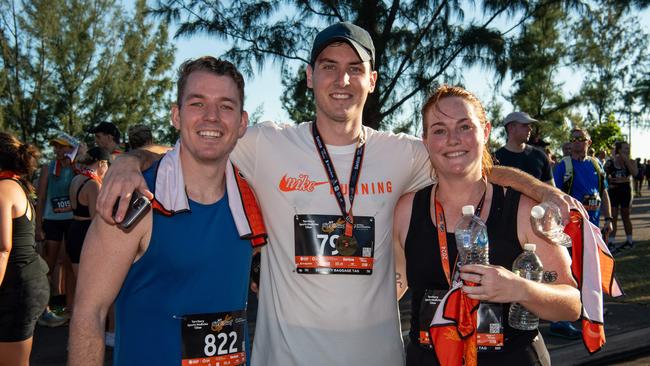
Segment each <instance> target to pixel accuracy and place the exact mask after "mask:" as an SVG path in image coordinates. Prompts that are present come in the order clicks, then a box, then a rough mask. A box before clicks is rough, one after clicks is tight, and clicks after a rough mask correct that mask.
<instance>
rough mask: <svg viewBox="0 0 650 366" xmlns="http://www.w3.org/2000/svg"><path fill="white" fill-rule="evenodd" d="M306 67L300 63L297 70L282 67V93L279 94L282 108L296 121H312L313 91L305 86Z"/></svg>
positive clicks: (313, 114) (313, 112)
mask: <svg viewBox="0 0 650 366" xmlns="http://www.w3.org/2000/svg"><path fill="white" fill-rule="evenodd" d="M305 70H306V67H305V66H304V65H301V66H300V67H298V71H296V72H295V73H292V70H290V69H287V68H283V69H282V86H283V87H284V93H283V94H282V96H280V100H281V101H282V108H284V110H286V111H287V112H288V113H289V118H291V120H292V121H295V122H297V123H300V122H306V121H313V120H314V118H315V117H316V114H315V111H314V108H313V106H314V93H313V92H312V91H311V89H309V88H308V87H307V75H306V73H305Z"/></svg>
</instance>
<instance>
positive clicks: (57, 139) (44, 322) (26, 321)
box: [0, 122, 153, 365]
mask: <svg viewBox="0 0 650 366" xmlns="http://www.w3.org/2000/svg"><path fill="white" fill-rule="evenodd" d="M89 132H90V133H93V134H94V137H95V139H94V141H95V145H96V146H94V147H91V148H87V146H86V144H84V143H83V142H81V141H80V140H79V139H77V138H75V137H73V136H70V135H68V134H66V133H63V132H59V133H57V134H56V135H54V136H53V137H52V138H51V139H50V140H49V145H50V147H51V149H52V152H53V155H52V157H51V158H50V159H49V160H46V161H45V163H44V164H42V166H41V167H40V170H39V169H37V168H38V164H39V158H40V156H41V155H40V151H39V149H38V148H36V147H35V146H33V145H30V144H26V143H23V142H21V141H19V140H18V139H16V138H15V137H14V136H12V135H10V134H8V133H4V132H3V133H0V197H1V198H0V225H2V229H1V230H0V232H1V233H2V237H1V238H0V249H2V250H1V251H0V355H2V356H1V357H0V365H27V364H28V363H29V355H30V352H31V346H32V335H33V332H34V328H35V326H36V324H38V325H41V326H46V327H58V326H62V325H65V324H66V323H67V322H68V321H69V319H70V314H71V312H72V309H73V305H74V304H73V299H74V289H75V284H76V277H77V273H78V270H77V268H78V264H79V258H80V254H81V249H82V246H83V242H84V239H85V235H86V232H87V231H88V227H89V226H90V223H91V220H92V218H93V217H94V215H95V202H96V199H97V195H98V194H99V189H100V187H101V182H102V177H103V176H104V174H105V173H106V171H107V170H108V168H109V166H110V164H111V161H112V160H113V159H114V158H115V155H116V154H120V153H122V152H124V151H126V150H128V149H130V148H133V149H135V148H139V147H142V146H146V145H148V144H152V143H153V135H152V132H151V128H150V127H149V126H145V125H136V126H131V127H130V128H129V130H128V143H127V144H124V143H121V142H122V141H121V134H120V131H119V129H118V128H117V126H115V125H114V124H113V123H110V122H101V123H99V124H98V125H97V126H95V127H93V128H92V129H91V130H89ZM39 171H40V173H38V172H39ZM33 183H36V184H35V185H36V188H34V186H33V185H32V184H33ZM37 243H41V244H40V245H36V244H37ZM50 295H65V300H62V299H60V296H58V297H57V296H52V297H51V296H50ZM108 334H109V338H110V333H108Z"/></svg>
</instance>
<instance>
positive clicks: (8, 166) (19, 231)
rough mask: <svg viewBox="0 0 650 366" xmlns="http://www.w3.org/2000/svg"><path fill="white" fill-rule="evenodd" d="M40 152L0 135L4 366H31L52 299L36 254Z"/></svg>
mask: <svg viewBox="0 0 650 366" xmlns="http://www.w3.org/2000/svg"><path fill="white" fill-rule="evenodd" d="M37 155H38V152H37V150H36V149H35V148H34V147H32V146H31V145H27V144H23V143H21V142H20V141H18V140H17V139H16V138H15V137H13V136H12V135H10V134H8V133H4V132H2V133H0V365H3V366H4V365H10V366H27V365H29V355H30V353H31V350H32V338H33V334H34V327H35V326H36V321H37V320H38V317H39V316H40V315H41V314H42V313H43V310H44V309H45V307H46V306H47V301H48V300H49V297H50V285H49V282H48V280H47V272H48V268H47V264H46V263H45V261H44V260H43V259H42V258H41V256H40V255H38V253H36V250H35V219H34V216H35V215H34V206H33V205H32V202H31V199H30V198H31V195H32V194H33V190H32V187H31V185H30V184H29V182H28V180H27V177H29V176H30V175H31V174H32V173H33V172H34V170H35V169H36V160H37Z"/></svg>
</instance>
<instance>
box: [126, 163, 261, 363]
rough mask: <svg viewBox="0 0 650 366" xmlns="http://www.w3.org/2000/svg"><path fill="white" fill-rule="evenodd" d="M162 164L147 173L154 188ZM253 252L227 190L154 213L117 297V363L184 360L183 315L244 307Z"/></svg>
mask: <svg viewBox="0 0 650 366" xmlns="http://www.w3.org/2000/svg"><path fill="white" fill-rule="evenodd" d="M157 167H158V164H155V165H154V166H152V167H151V168H150V169H148V170H147V171H146V172H144V176H145V180H146V181H147V184H148V186H149V187H151V188H152V191H154V192H155V187H154V186H155V175H156V169H157ZM251 255H252V248H251V244H250V241H248V240H241V239H240V238H239V235H238V233H237V229H236V227H235V222H234V220H233V217H232V214H231V212H230V208H229V207H228V197H227V195H225V194H224V197H223V198H222V199H221V200H219V201H218V202H216V203H214V204H210V205H203V204H199V203H197V202H193V201H191V200H190V211H189V212H183V213H178V214H175V215H173V216H171V217H167V216H164V215H162V214H160V213H157V212H154V214H153V229H152V235H151V240H150V242H149V246H148V248H147V251H146V252H145V253H144V255H143V256H142V257H141V258H140V259H139V260H138V261H136V262H135V263H134V264H133V265H132V266H131V268H130V270H129V272H128V274H127V276H126V279H125V281H124V284H123V286H122V289H121V290H120V293H119V295H118V297H117V300H116V306H115V310H116V318H117V322H116V330H115V350H114V354H113V356H114V360H113V361H114V364H115V365H173V366H178V365H180V364H181V353H182V348H181V325H182V318H183V316H184V315H189V314H203V313H215V312H224V311H232V310H244V309H245V308H246V300H247V294H248V280H249V274H250V263H251ZM248 343H249V342H246V348H247V350H246V354H247V355H250V353H249V352H248V351H249V348H250V347H249V346H248ZM247 358H248V357H247Z"/></svg>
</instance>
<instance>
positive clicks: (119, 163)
mask: <svg viewBox="0 0 650 366" xmlns="http://www.w3.org/2000/svg"><path fill="white" fill-rule="evenodd" d="M135 190H138V191H140V193H142V194H143V195H145V196H146V197H147V198H149V199H153V193H151V192H150V191H149V188H148V187H147V183H146V182H145V180H144V177H143V176H142V173H141V172H140V161H139V160H138V158H137V157H134V156H130V155H126V154H123V155H120V156H118V158H117V159H115V162H114V163H113V164H112V165H111V167H110V169H108V172H107V173H106V176H104V179H103V183H102V189H101V191H100V192H99V197H97V212H98V213H99V214H100V215H101V216H102V218H104V220H106V221H107V222H108V223H111V224H114V223H120V222H122V220H123V219H124V215H125V214H126V209H127V207H128V205H129V201H130V200H131V195H132V193H133V191H135ZM118 199H119V201H120V202H119V207H118V209H117V213H116V214H115V220H113V206H114V205H115V202H116V201H117V200H118Z"/></svg>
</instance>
